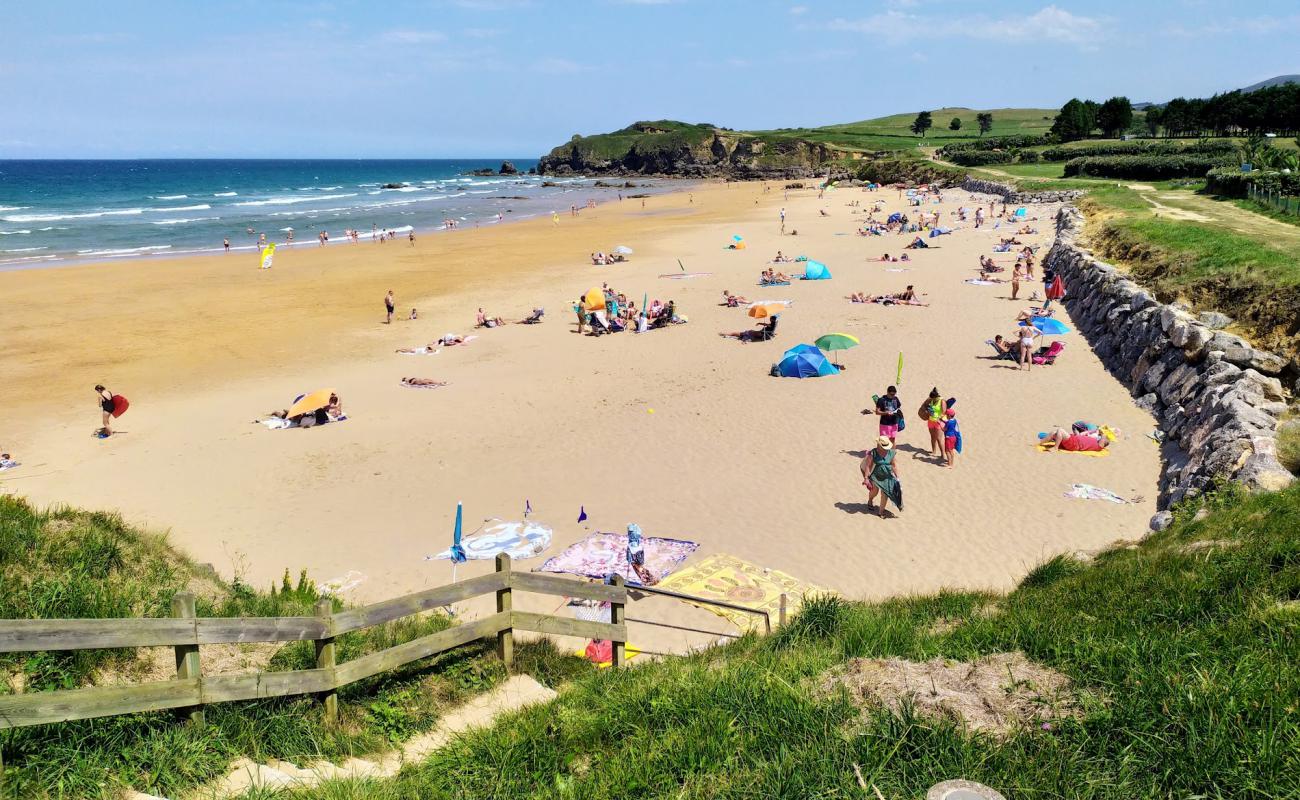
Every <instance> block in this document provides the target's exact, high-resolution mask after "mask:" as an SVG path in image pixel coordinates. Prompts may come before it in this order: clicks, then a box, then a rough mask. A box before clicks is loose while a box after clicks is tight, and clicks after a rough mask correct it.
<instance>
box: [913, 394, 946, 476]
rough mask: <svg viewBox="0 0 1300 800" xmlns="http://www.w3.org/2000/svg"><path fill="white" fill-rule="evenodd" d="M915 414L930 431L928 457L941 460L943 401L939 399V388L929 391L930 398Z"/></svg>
mask: <svg viewBox="0 0 1300 800" xmlns="http://www.w3.org/2000/svg"><path fill="white" fill-rule="evenodd" d="M917 413H918V414H919V415H920V417H921V419H922V420H924V421H925V427H926V428H927V429H929V431H930V455H932V456H935V457H937V458H943V401H942V400H940V399H939V387H937V386H936V387H934V388H932V389H930V396H929V397H927V398H926V400H925V402H924V403H922V404H921V408H920V409H919V410H918V411H917Z"/></svg>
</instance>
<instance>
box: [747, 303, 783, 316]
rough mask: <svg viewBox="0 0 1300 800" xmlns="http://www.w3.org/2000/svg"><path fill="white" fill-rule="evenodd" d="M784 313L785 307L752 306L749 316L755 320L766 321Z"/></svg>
mask: <svg viewBox="0 0 1300 800" xmlns="http://www.w3.org/2000/svg"><path fill="white" fill-rule="evenodd" d="M783 311H785V306H778V305H771V306H751V307H750V309H749V315H750V316H751V317H753V318H754V319H766V318H767V317H775V316H776V315H777V314H780V313H781V312H783Z"/></svg>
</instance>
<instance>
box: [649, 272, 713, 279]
mask: <svg viewBox="0 0 1300 800" xmlns="http://www.w3.org/2000/svg"><path fill="white" fill-rule="evenodd" d="M712 274H713V273H712V272H665V273H664V274H662V275H660V276H659V277H661V278H670V279H672V280H682V279H683V278H706V277H708V276H709V275H712Z"/></svg>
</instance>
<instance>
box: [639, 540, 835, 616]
mask: <svg viewBox="0 0 1300 800" xmlns="http://www.w3.org/2000/svg"><path fill="white" fill-rule="evenodd" d="M659 588H663V589H672V590H673V591H675V592H681V593H683V594H692V595H695V596H697V597H707V598H709V599H710V600H722V601H724V602H727V603H734V604H736V605H740V606H747V607H749V608H753V609H756V610H760V611H766V612H768V613H769V614H771V618H772V625H773V626H775V625H776V624H777V612H778V611H779V609H780V605H781V595H782V594H783V593H784V594H785V595H786V612H787V613H788V614H790V615H793V614H794V613H795V612H796V611H798V610H799V607H800V606H801V605H803V598H804V596H805V595H816V594H833V592H831V591H830V590H829V589H824V588H822V587H820V586H814V585H813V584H811V583H804V582H802V581H800V580H799V579H798V578H795V577H794V576H792V575H787V574H786V573H784V572H781V571H779V570H775V569H765V568H763V567H760V566H759V565H757V564H751V563H750V562H748V561H744V560H742V559H739V558H736V557H735V556H732V555H727V554H726V553H715V554H714V555H711V556H709V557H707V558H705V559H704V560H703V561H700V562H699V563H697V564H693V565H691V566H690V567H687V568H686V569H684V570H682V571H681V572H678V573H677V574H675V575H673V576H672V577H671V578H669V579H668V580H666V581H664V582H663V583H661V584H659ZM693 605H698V606H699V607H700V608H703V609H705V610H707V611H712V612H713V613H714V614H717V615H718V616H720V617H723V618H725V619H728V620H730V621H731V622H732V623H733V624H734V625H735V626H736V627H737V628H740V629H741V630H742V631H743V630H749V629H751V628H752V629H760V630H761V627H760V626H761V625H762V624H763V618H762V617H760V616H759V615H757V614H746V613H745V612H743V611H734V610H732V609H729V608H718V607H717V606H710V605H704V604H701V603H695V604H693Z"/></svg>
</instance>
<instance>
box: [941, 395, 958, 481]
mask: <svg viewBox="0 0 1300 800" xmlns="http://www.w3.org/2000/svg"><path fill="white" fill-rule="evenodd" d="M944 413H945V414H946V415H947V417H948V418H947V420H946V421H945V422H944V427H943V457H944V460H945V461H947V462H948V469H952V466H953V464H954V463H955V462H956V460H957V454H958V453H960V452H961V428H959V427H958V426H957V409H955V408H949V409H948V410H947V411H946V412H944Z"/></svg>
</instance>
